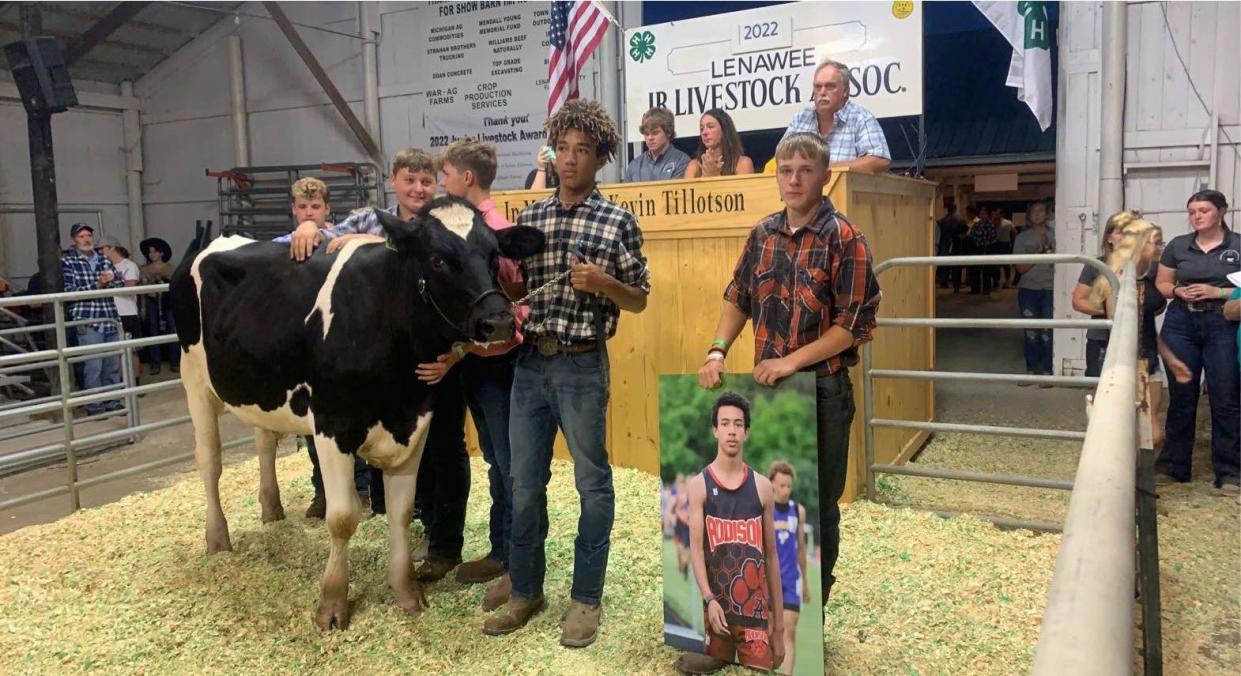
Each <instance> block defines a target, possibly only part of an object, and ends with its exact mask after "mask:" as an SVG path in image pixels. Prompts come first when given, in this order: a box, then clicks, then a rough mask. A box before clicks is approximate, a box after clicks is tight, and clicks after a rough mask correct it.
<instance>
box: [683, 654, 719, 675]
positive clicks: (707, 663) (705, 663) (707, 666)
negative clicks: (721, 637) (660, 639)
mask: <svg viewBox="0 0 1241 676" xmlns="http://www.w3.org/2000/svg"><path fill="white" fill-rule="evenodd" d="M726 666H728V662H725V661H724V660H719V659H716V658H714V657H710V656H708V655H702V654H700V653H682V654H681V656H680V657H678V658H677V661H676V664H674V665H673V667H674V668H675V669H676V670H677V672H678V673H682V674H711V673H715V672H717V671H719V670H720V669H723V668H724V667H726Z"/></svg>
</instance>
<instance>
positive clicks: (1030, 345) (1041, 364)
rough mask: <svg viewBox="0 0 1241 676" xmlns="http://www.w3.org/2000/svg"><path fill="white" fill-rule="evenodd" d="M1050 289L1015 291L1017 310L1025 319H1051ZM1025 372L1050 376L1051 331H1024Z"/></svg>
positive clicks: (1052, 294) (1051, 299)
mask: <svg viewBox="0 0 1241 676" xmlns="http://www.w3.org/2000/svg"><path fill="white" fill-rule="evenodd" d="M1054 297H1055V293H1054V292H1053V291H1052V290H1051V289H1017V309H1018V310H1020V311H1021V316H1022V317H1024V318H1025V319H1051V313H1052V301H1053V299H1054ZM1025 334H1026V343H1025V351H1026V371H1028V372H1030V373H1042V374H1047V375H1051V373H1052V370H1051V347H1052V342H1051V329H1026V330H1025Z"/></svg>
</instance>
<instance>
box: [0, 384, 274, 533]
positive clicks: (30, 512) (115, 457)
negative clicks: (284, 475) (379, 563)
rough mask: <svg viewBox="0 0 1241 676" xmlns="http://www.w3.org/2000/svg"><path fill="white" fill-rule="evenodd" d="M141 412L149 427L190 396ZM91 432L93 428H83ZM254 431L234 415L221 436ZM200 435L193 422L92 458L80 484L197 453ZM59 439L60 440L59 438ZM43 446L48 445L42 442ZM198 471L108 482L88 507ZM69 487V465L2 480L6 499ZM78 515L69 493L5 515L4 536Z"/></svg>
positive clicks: (188, 466) (84, 497) (114, 423)
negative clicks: (72, 507) (152, 463)
mask: <svg viewBox="0 0 1241 676" xmlns="http://www.w3.org/2000/svg"><path fill="white" fill-rule="evenodd" d="M170 377H173V376H171V375H170V374H168V373H167V372H166V371H165V372H164V374H162V376H160V377H151V376H147V377H145V378H144V379H143V380H142V381H141V382H142V384H144V385H145V384H150V383H153V382H157V381H161V380H166V379H168V378H170ZM138 407H139V411H140V412H141V420H142V422H144V423H150V422H156V421H159V420H165V419H168V418H175V417H178V416H183V415H188V414H189V410H188V409H187V408H186V405H185V394H184V392H183V391H182V390H181V389H179V388H177V389H172V390H167V391H163V392H157V393H155V394H151V395H149V396H146V397H142V398H140V399H139V403H138ZM123 420H124V419H123V418H114V419H109V420H104V421H100V422H96V423H91V424H89V427H90V428H91V429H89V430H84V431H87V432H91V433H93V432H97V431H102V430H104V429H110V428H118V429H119V428H121V427H123ZM83 427H87V426H83ZM252 433H253V432H252V430H251V428H250V427H248V426H246V425H243V424H241V422H240V421H238V420H237V419H236V418H234V417H232V416H231V415H224V416H222V417H221V418H220V434H221V437H222V438H223V439H224V441H225V442H227V441H229V440H231V439H236V438H239V437H244V436H249V435H250V434H252ZM193 439H194V431H193V428H192V426H191V425H190V424H189V423H185V424H182V425H176V426H173V427H168V428H165V429H162V430H157V431H155V432H152V433H150V434H148V435H146V436H145V437H143V438H141V439H139V441H138V442H137V443H136V444H126V445H122V446H118V447H116V448H113V449H111V450H108V451H105V452H103V453H100V454H97V455H93V456H90V457H88V458H85V459H83V460H81V461H79V462H78V479H79V481H80V480H82V479H87V478H90V477H93V476H99V475H102V474H106V473H108V472H113V471H116V470H120V469H125V468H127V467H134V466H137V465H140V464H143V463H147V462H153V461H155V460H159V459H161V458H167V457H169V456H173V455H178V454H181V453H188V452H192V451H193V450H194V441H193ZM57 440H59V437H57ZM39 443H46V441H41V442H39ZM35 445H38V444H35V443H31V440H30V438H23V439H16V440H11V441H7V442H4V443H3V444H0V453H4V452H5V450H6V449H9V450H11V448H12V447H20V448H31V447H33V446H35ZM293 448H294V445H293V441H292V439H287V440H285V441H283V442H282V443H281V447H280V452H281V453H288V452H291V451H292V450H293ZM253 455H254V447H253V446H250V445H245V446H242V447H240V448H235V449H233V450H231V451H225V453H224V462H225V464H231V463H234V462H237V461H240V460H244V459H246V458H249V457H252V456H253ZM192 471H194V463H193V461H191V460H186V461H183V462H178V463H175V464H172V465H166V466H164V467H161V468H158V469H154V470H151V471H149V472H147V473H145V474H143V475H141V476H136V477H129V478H124V479H116V480H114V481H107V482H104V483H102V484H99V485H97V486H92V487H89V488H84V489H81V492H80V497H81V501H82V507H84V508H89V507H99V506H101V505H106V504H108V503H111V502H115V501H117V500H120V499H121V498H124V497H125V496H127V495H130V494H132V493H137V492H142V491H150V490H154V489H157V488H162V487H164V486H167V485H168V484H169V483H171V482H172V481H174V480H175V479H177V478H181V477H182V476H184V475H185V474H186V473H187V472H192ZM67 482H68V475H67V468H66V465H65V464H64V463H58V464H55V465H50V466H47V467H43V468H40V469H36V470H31V471H28V472H23V473H21V474H14V475H12V476H8V477H4V478H0V500H7V499H10V498H15V497H19V496H22V495H29V494H31V493H37V492H39V491H42V490H45V489H48V488H52V487H55V486H63V485H66V483H67ZM71 512H72V509H71V508H70V499H69V496H68V494H65V495H58V496H53V497H50V498H45V499H43V500H39V501H37V502H32V503H29V504H26V505H22V506H21V507H17V508H15V509H11V510H8V511H7V512H5V513H3V514H0V534H3V533H8V532H11V531H14V530H17V529H18V528H22V527H25V526H29V525H33V524H39V523H48V522H51V521H55V520H57V519H59V518H61V517H64V516H68V515H69V514H70V513H71Z"/></svg>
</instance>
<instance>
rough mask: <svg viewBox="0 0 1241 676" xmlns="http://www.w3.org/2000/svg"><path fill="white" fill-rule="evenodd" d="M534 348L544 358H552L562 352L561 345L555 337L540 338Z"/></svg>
mask: <svg viewBox="0 0 1241 676" xmlns="http://www.w3.org/2000/svg"><path fill="white" fill-rule="evenodd" d="M534 346H535V349H537V350H538V351H539V354H541V355H543V356H544V357H551V356H553V355H555V354H556V353H557V352H559V351H560V345H559V344H558V343H557V342H556V338H555V337H553V336H539V337H538V340H536V341H535V344H534Z"/></svg>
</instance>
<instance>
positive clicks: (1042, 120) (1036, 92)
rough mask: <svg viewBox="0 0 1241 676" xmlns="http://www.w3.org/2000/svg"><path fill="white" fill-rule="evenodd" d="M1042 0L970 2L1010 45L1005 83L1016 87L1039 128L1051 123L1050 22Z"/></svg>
mask: <svg viewBox="0 0 1241 676" xmlns="http://www.w3.org/2000/svg"><path fill="white" fill-rule="evenodd" d="M1048 4H1049V3H1046V2H978V1H977V0H975V2H974V6H975V7H977V8H978V11H980V12H982V13H983V16H985V17H987V19H988V20H989V21H990V22H991V25H993V26H995V28H996V30H998V31H1000V33H1002V34H1003V35H1004V37H1005V39H1007V40H1008V44H1010V45H1012V46H1013V60H1012V61H1011V62H1009V64H1008V80H1007V81H1006V83H1005V84H1007V85H1008V86H1009V87H1016V88H1017V99H1018V100H1020V101H1025V104H1026V105H1027V106H1029V107H1030V112H1032V113H1034V117H1036V118H1038V126H1039V128H1040V129H1042V130H1043V131H1047V127H1049V126H1051V118H1052V108H1053V101H1052V96H1051V22H1050V21H1048V18H1047V5H1048Z"/></svg>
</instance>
